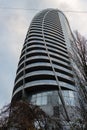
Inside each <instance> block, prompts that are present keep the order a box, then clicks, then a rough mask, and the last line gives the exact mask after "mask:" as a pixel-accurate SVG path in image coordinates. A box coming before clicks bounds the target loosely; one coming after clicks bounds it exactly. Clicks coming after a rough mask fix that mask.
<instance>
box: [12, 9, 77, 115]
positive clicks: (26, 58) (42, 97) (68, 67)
mask: <svg viewBox="0 0 87 130" xmlns="http://www.w3.org/2000/svg"><path fill="white" fill-rule="evenodd" d="M71 41H73V38H72V33H71V30H70V26H69V23H68V20H67V18H66V17H65V15H64V14H63V13H62V12H61V11H59V10H56V9H46V10H43V11H41V12H39V13H38V14H37V15H36V16H35V17H34V18H33V20H32V22H31V24H30V27H29V30H28V32H27V35H26V39H25V42H24V45H23V49H22V51H21V56H20V59H19V63H18V69H17V73H16V78H15V83H14V89H13V95H12V101H16V100H20V99H21V98H22V96H23V95H25V96H26V97H27V99H28V100H29V102H32V103H33V104H36V105H39V106H41V107H42V108H43V109H44V110H45V111H46V112H47V113H48V114H49V115H56V111H55V109H56V106H57V105H58V104H59V105H61V104H63V106H64V109H65V113H66V114H67V111H66V106H68V105H69V106H75V105H76V103H75V90H76V87H75V81H74V74H73V70H72V61H71V59H70V56H69V52H70V51H72V50H71Z"/></svg>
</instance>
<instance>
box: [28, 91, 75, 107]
mask: <svg viewBox="0 0 87 130" xmlns="http://www.w3.org/2000/svg"><path fill="white" fill-rule="evenodd" d="M62 95H63V98H64V101H65V104H66V105H70V106H75V96H74V92H73V91H70V90H63V91H62ZM30 101H31V103H33V104H35V105H49V104H50V105H53V106H56V105H58V104H62V103H61V100H60V98H59V95H58V91H49V92H43V93H38V94H34V95H32V97H31V100H30Z"/></svg>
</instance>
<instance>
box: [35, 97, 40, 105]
mask: <svg viewBox="0 0 87 130" xmlns="http://www.w3.org/2000/svg"><path fill="white" fill-rule="evenodd" d="M36 105H41V97H38V96H37V98H36Z"/></svg>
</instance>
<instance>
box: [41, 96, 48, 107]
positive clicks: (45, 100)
mask: <svg viewBox="0 0 87 130" xmlns="http://www.w3.org/2000/svg"><path fill="white" fill-rule="evenodd" d="M41 104H42V105H46V104H47V96H43V97H42V103H41Z"/></svg>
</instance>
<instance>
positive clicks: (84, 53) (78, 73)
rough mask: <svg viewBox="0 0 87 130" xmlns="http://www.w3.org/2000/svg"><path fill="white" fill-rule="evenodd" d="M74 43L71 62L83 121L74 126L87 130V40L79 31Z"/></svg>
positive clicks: (80, 120)
mask: <svg viewBox="0 0 87 130" xmlns="http://www.w3.org/2000/svg"><path fill="white" fill-rule="evenodd" d="M73 38H74V42H72V44H71V46H72V50H73V51H72V52H69V53H70V56H71V60H72V61H73V62H72V63H73V70H74V74H75V80H76V84H77V86H78V87H77V93H78V99H79V104H80V108H79V111H80V113H81V119H78V120H79V123H77V124H76V122H75V123H74V125H75V126H76V127H77V126H79V129H80V127H81V130H82V128H83V130H86V129H87V40H86V38H84V37H83V36H81V34H80V33H78V32H77V31H76V32H75V35H74V36H73ZM78 124H79V125H78Z"/></svg>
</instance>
